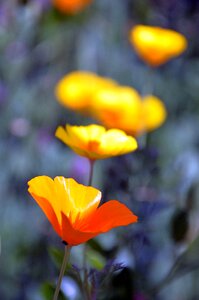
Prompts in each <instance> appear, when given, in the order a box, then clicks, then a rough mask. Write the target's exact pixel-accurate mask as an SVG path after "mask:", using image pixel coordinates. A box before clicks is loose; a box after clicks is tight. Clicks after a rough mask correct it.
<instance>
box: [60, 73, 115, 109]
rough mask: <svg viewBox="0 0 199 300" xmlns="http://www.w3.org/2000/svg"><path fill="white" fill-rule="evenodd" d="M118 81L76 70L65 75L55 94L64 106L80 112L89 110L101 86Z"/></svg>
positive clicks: (107, 85)
mask: <svg viewBox="0 0 199 300" xmlns="http://www.w3.org/2000/svg"><path fill="white" fill-rule="evenodd" d="M113 85H116V82H115V81H113V80H111V79H107V78H103V77H100V76H97V75H96V74H94V73H91V72H84V71H76V72H72V73H69V74H68V75H66V76H64V77H63V78H62V79H61V80H60V81H59V82H58V83H57V85H56V88H55V95H56V98H57V100H58V101H59V102H60V103H61V104H62V105H64V106H66V107H69V108H70V109H73V110H77V111H80V112H84V113H85V112H89V111H90V107H91V105H92V97H93V95H94V94H95V93H96V92H97V91H98V90H99V89H101V88H106V87H110V86H113Z"/></svg>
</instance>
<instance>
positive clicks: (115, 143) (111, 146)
mask: <svg viewBox="0 0 199 300" xmlns="http://www.w3.org/2000/svg"><path fill="white" fill-rule="evenodd" d="M55 136H56V137H57V138H59V139H60V140H61V141H62V142H64V143H65V144H66V145H68V146H69V147H70V148H71V149H73V151H74V152H76V153H77V154H79V155H81V156H85V157H87V158H89V159H90V160H96V159H103V158H108V157H112V156H117V155H122V154H126V153H129V152H132V151H134V150H136V149H137V142H136V140H135V139H134V138H133V137H131V136H128V135H126V133H125V132H123V131H122V130H119V129H110V130H106V129H105V128H104V127H103V126H100V125H96V124H92V125H88V126H71V125H68V124H67V125H66V126H65V128H63V127H61V126H59V127H58V128H57V130H56V132H55Z"/></svg>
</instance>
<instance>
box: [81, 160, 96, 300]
mask: <svg viewBox="0 0 199 300" xmlns="http://www.w3.org/2000/svg"><path fill="white" fill-rule="evenodd" d="M94 163H95V160H91V159H89V164H90V170H89V176H88V186H91V185H92V181H93V170H94ZM86 252H87V245H86V243H85V244H84V248H83V270H84V278H83V287H84V296H85V299H86V300H89V299H90V291H89V284H88V272H87V264H86Z"/></svg>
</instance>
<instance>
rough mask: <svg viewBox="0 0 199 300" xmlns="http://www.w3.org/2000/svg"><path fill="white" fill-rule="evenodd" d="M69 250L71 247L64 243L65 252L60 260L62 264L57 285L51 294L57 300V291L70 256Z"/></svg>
mask: <svg viewBox="0 0 199 300" xmlns="http://www.w3.org/2000/svg"><path fill="white" fill-rule="evenodd" d="M70 250H71V247H70V246H68V245H66V246H65V252H64V258H63V262H62V266H61V270H60V274H59V278H58V282H57V286H56V289H55V293H54V296H53V300H57V299H58V295H59V291H60V287H61V282H62V278H63V276H64V273H65V269H66V265H67V263H68V260H69V256H70Z"/></svg>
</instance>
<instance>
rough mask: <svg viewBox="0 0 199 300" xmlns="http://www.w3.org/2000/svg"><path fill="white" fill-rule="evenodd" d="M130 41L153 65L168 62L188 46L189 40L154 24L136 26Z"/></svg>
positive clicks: (144, 58)
mask: <svg viewBox="0 0 199 300" xmlns="http://www.w3.org/2000/svg"><path fill="white" fill-rule="evenodd" d="M130 41H131V43H132V44H133V46H134V49H135V51H136V52H137V54H138V55H139V56H140V57H141V58H142V59H143V60H144V61H145V62H146V63H147V64H149V65H151V66H153V67H157V66H160V65H162V64H164V63H166V62H167V61H169V60H170V59H172V58H174V57H176V56H178V55H180V54H181V53H183V52H184V51H185V50H186V48H187V40H186V38H185V37H184V36H183V35H182V34H180V33H178V32H176V31H174V30H171V29H164V28H161V27H153V26H144V25H137V26H134V27H133V28H132V30H131V32H130Z"/></svg>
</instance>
